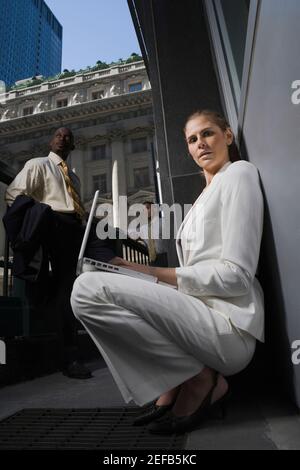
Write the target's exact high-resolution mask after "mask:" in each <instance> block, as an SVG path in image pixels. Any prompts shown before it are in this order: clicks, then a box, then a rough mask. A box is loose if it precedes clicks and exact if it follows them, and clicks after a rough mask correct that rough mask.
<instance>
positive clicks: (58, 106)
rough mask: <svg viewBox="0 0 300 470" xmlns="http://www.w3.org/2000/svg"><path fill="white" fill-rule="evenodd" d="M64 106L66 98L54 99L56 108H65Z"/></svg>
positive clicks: (66, 103) (66, 104) (66, 102)
mask: <svg viewBox="0 0 300 470" xmlns="http://www.w3.org/2000/svg"><path fill="white" fill-rule="evenodd" d="M66 106H68V98H65V99H63V100H57V101H56V107H57V108H65V107H66Z"/></svg>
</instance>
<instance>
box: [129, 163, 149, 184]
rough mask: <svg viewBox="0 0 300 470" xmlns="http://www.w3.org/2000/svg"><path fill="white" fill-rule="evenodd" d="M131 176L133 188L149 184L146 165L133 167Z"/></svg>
mask: <svg viewBox="0 0 300 470" xmlns="http://www.w3.org/2000/svg"><path fill="white" fill-rule="evenodd" d="M133 177H134V187H135V188H145V187H146V186H149V185H150V180H149V169H148V167H144V168H135V169H134V170H133Z"/></svg>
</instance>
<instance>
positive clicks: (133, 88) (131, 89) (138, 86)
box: [129, 82, 143, 93]
mask: <svg viewBox="0 0 300 470" xmlns="http://www.w3.org/2000/svg"><path fill="white" fill-rule="evenodd" d="M142 89H143V85H142V82H137V83H130V84H129V93H132V92H134V91H141V90H142Z"/></svg>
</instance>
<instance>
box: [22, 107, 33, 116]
mask: <svg viewBox="0 0 300 470" xmlns="http://www.w3.org/2000/svg"><path fill="white" fill-rule="evenodd" d="M30 114H33V106H27V108H24V109H23V116H29V115H30Z"/></svg>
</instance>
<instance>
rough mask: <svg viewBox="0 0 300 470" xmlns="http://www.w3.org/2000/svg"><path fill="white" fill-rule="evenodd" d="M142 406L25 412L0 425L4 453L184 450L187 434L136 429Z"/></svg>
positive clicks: (18, 413) (32, 410) (1, 448)
mask: <svg viewBox="0 0 300 470" xmlns="http://www.w3.org/2000/svg"><path fill="white" fill-rule="evenodd" d="M139 411H140V408H138V407H127V408H125V407H121V408H96V409H95V408H93V409H87V408H85V409H24V410H21V411H19V412H17V413H15V414H14V415H12V416H10V417H8V418H6V419H4V420H3V421H1V422H0V450H4V449H5V450H8V449H14V450H27V449H68V450H69V449H71V450H75V449H83V450H97V449H184V448H185V447H184V446H185V442H186V436H187V435H186V434H184V435H177V434H172V435H170V436H158V435H153V434H150V433H149V432H148V431H147V427H146V426H133V425H132V421H133V419H134V418H135V417H136V416H137V413H138V412H139Z"/></svg>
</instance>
